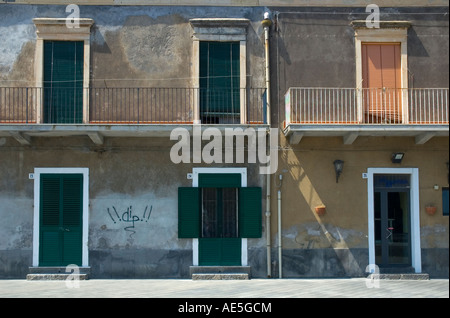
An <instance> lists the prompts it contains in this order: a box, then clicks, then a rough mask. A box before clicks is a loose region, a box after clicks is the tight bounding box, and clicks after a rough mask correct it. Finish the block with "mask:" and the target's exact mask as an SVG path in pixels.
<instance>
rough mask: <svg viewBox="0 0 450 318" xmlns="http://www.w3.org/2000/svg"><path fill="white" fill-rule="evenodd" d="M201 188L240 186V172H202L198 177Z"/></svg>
mask: <svg viewBox="0 0 450 318" xmlns="http://www.w3.org/2000/svg"><path fill="white" fill-rule="evenodd" d="M198 186H199V187H200V188H240V187H241V174H240V173H202V174H200V175H199V177H198Z"/></svg>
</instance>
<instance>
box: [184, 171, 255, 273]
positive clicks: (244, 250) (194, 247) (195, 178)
mask: <svg viewBox="0 0 450 318" xmlns="http://www.w3.org/2000/svg"><path fill="white" fill-rule="evenodd" d="M206 173H236V174H237V173H239V174H241V187H242V188H246V187H247V168H193V169H192V187H194V188H198V175H199V174H206ZM241 243H242V248H241V251H242V252H241V262H242V266H247V265H248V254H247V239H246V238H242V239H241ZM192 252H193V253H192V254H193V256H192V264H193V265H194V266H198V264H199V261H198V239H196V238H194V239H193V241H192Z"/></svg>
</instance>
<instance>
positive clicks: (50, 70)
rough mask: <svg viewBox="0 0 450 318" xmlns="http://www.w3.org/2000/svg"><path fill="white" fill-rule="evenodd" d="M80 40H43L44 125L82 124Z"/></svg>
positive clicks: (82, 60) (82, 55)
mask: <svg viewBox="0 0 450 318" xmlns="http://www.w3.org/2000/svg"><path fill="white" fill-rule="evenodd" d="M83 70H84V42H83V41H44V92H43V93H44V122H45V123H60V124H78V123H82V121H83Z"/></svg>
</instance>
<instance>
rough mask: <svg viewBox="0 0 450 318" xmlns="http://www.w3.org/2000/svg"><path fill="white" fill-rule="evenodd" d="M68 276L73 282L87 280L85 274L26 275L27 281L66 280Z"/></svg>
mask: <svg viewBox="0 0 450 318" xmlns="http://www.w3.org/2000/svg"><path fill="white" fill-rule="evenodd" d="M69 276H70V277H71V278H73V280H88V279H89V278H88V275H87V274H28V275H27V280H67V278H68V277H69ZM71 280H72V279H71Z"/></svg>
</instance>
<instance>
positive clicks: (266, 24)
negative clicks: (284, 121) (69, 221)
mask: <svg viewBox="0 0 450 318" xmlns="http://www.w3.org/2000/svg"><path fill="white" fill-rule="evenodd" d="M269 16H270V14H269V12H266V13H264V20H263V21H262V25H263V27H264V38H265V54H266V105H267V107H266V120H267V124H268V125H269V129H268V130H267V142H266V145H267V152H268V154H269V155H270V122H271V120H270V67H269V31H270V27H271V26H272V21H271V20H270V19H269ZM270 177H271V176H270V174H267V175H266V178H267V181H266V244H267V277H269V278H270V277H272V259H271V248H270V244H271V237H270V235H271V233H270V232H271V230H270V214H271V213H270V191H271V183H270Z"/></svg>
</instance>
